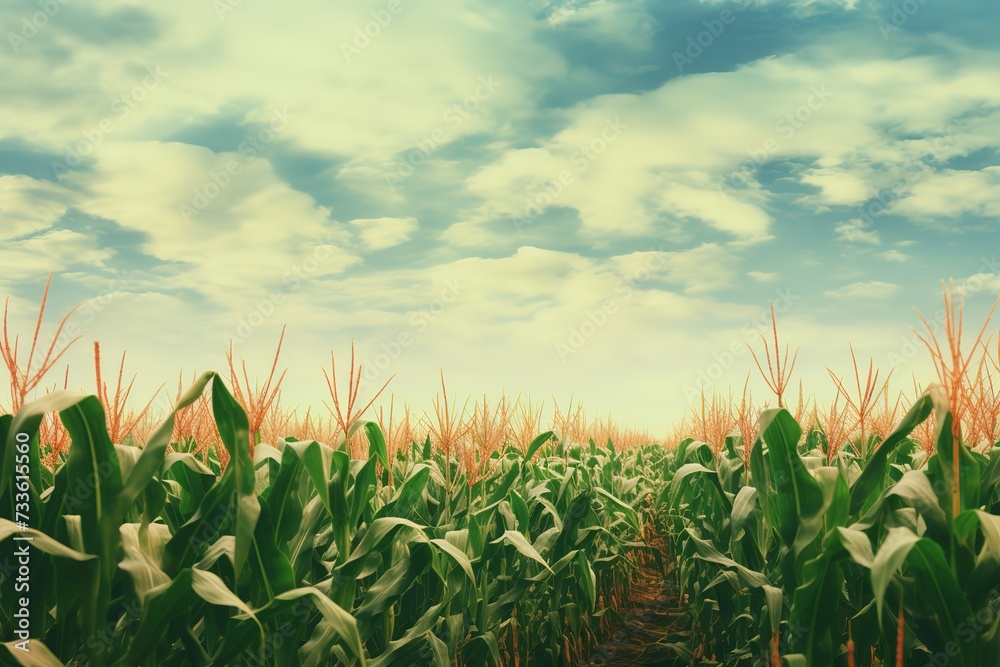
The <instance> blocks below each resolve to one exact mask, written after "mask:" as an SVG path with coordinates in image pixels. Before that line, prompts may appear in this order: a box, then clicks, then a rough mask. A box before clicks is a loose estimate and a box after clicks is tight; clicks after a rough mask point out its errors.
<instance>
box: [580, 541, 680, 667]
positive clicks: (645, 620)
mask: <svg viewBox="0 0 1000 667" xmlns="http://www.w3.org/2000/svg"><path fill="white" fill-rule="evenodd" d="M649 543H650V546H651V547H652V548H653V549H654V550H656V551H658V552H659V554H660V562H662V563H663V566H664V568H665V569H666V571H662V570H661V569H660V568H659V567H658V566H657V563H656V560H655V559H654V558H643V559H642V560H643V562H642V563H641V564H640V565H639V567H638V569H637V571H636V572H635V574H634V575H633V580H632V590H631V595H630V600H629V607H628V609H627V611H626V612H625V613H624V614H622V616H623V618H624V619H625V623H624V624H618V625H616V626H615V628H614V630H613V631H612V635H611V637H609V638H608V641H606V642H605V643H604V645H603V646H601V647H600V648H599V649H597V650H596V651H595V652H594V653H593V655H592V656H591V660H590V663H589V664H590V665H594V666H595V667H613V666H614V667H617V666H622V667H624V666H626V665H628V666H634V667H640V666H642V665H659V666H663V667H672V666H673V665H683V664H686V663H684V662H682V661H679V660H678V659H677V658H676V657H675V656H674V655H672V653H671V652H670V651H669V650H668V649H667V648H666V647H665V646H664V644H663V643H661V642H670V641H671V637H677V636H678V635H681V634H683V633H684V630H685V627H686V622H687V619H686V617H685V612H684V610H683V609H682V608H681V605H680V602H679V600H678V599H677V593H676V591H675V590H673V589H674V586H673V583H672V582H673V577H672V576H671V572H672V571H673V567H674V560H673V557H672V556H671V555H670V552H669V549H668V547H667V544H666V543H665V542H664V541H663V539H662V538H661V537H660V536H659V535H655V534H654V535H653V536H652V538H651V539H650V540H649Z"/></svg>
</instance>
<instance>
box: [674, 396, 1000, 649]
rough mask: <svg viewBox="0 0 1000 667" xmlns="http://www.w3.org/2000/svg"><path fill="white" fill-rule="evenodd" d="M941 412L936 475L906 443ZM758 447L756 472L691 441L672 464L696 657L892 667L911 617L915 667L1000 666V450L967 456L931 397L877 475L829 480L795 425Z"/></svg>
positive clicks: (860, 462) (861, 467) (848, 471)
mask: <svg viewBox="0 0 1000 667" xmlns="http://www.w3.org/2000/svg"><path fill="white" fill-rule="evenodd" d="M935 411H936V412H937V423H938V424H939V428H938V441H937V452H936V454H935V455H934V456H932V457H931V458H930V459H929V460H928V461H923V460H922V459H921V458H916V457H914V456H913V451H914V449H917V448H915V447H914V446H913V445H914V443H913V441H911V440H910V439H909V434H910V433H911V432H912V431H913V429H914V428H916V427H917V426H918V425H919V424H920V423H921V422H923V421H924V420H925V419H927V418H928V417H929V416H930V415H931V413H932V412H935ZM760 431H761V435H760V437H759V438H758V440H757V441H756V442H754V443H752V444H749V443H743V445H744V446H748V445H749V446H751V452H750V457H749V461H750V466H749V469H747V470H743V464H742V458H741V457H740V456H739V453H738V452H736V451H735V449H734V448H732V447H727V448H725V449H723V450H722V451H721V452H720V454H719V456H718V457H716V456H715V455H713V454H712V450H711V448H710V447H708V446H707V445H705V443H698V442H692V441H687V442H685V443H683V444H682V446H681V447H680V448H678V449H677V450H676V451H675V452H672V453H671V454H670V455H669V456H668V457H667V459H666V465H665V467H664V473H663V475H662V477H663V480H664V481H663V487H662V489H661V491H660V493H659V495H658V498H659V502H658V505H657V508H656V512H655V515H656V521H657V523H658V524H659V526H660V527H661V529H662V531H663V532H664V533H665V534H668V535H669V536H670V537H671V539H672V540H673V542H674V548H675V552H676V558H677V563H676V565H677V567H676V568H675V569H674V572H675V573H676V578H677V581H676V583H677V586H678V587H679V590H680V591H681V593H682V595H684V596H685V597H686V598H687V600H688V609H689V615H690V617H691V620H692V631H691V633H690V635H689V637H688V638H687V642H686V643H687V649H688V651H689V652H690V653H691V654H700V655H702V656H704V658H703V659H704V660H706V661H707V662H706V664H723V665H761V666H765V665H766V666H770V665H773V664H774V663H773V653H772V651H773V649H774V646H775V642H776V641H777V646H778V653H779V654H780V656H781V658H782V660H783V661H784V664H788V665H792V664H799V665H810V666H812V667H826V666H833V665H837V666H841V665H848V664H854V665H859V666H860V665H873V664H880V665H895V664H897V662H896V658H897V656H896V652H897V640H898V628H899V610H900V609H902V610H903V638H902V639H903V642H902V647H903V651H904V656H902V657H903V661H904V662H903V663H902V664H908V665H909V664H949V665H997V664H1000V516H998V511H1000V504H998V502H997V500H998V498H1000V476H998V474H997V473H998V466H1000V463H998V461H1000V448H996V449H993V450H992V452H991V455H990V456H989V457H987V456H985V455H983V454H978V453H975V452H972V451H970V450H969V448H968V447H966V446H965V445H964V444H963V443H960V442H955V441H954V439H953V437H952V434H951V414H950V413H948V408H947V403H946V399H945V398H944V397H943V396H941V395H939V394H935V393H933V392H931V393H928V394H926V395H924V396H923V397H921V398H920V399H919V400H918V401H917V402H916V403H915V404H914V405H913V407H912V408H911V409H910V411H909V412H908V414H907V415H906V416H905V417H904V418H903V420H902V421H901V423H900V424H899V426H898V427H897V428H896V429H895V430H894V431H893V432H892V433H891V434H890V435H889V436H888V437H887V438H886V439H885V441H883V442H881V443H880V445H879V446H878V447H877V448H876V449H875V450H874V452H872V453H870V454H869V455H868V458H867V459H860V458H856V457H854V456H852V455H849V454H846V453H845V455H843V456H841V457H840V460H837V461H835V465H832V466H828V465H826V458H825V456H824V451H823V450H822V449H821V446H822V439H821V438H815V437H811V434H806V436H805V437H803V434H802V433H801V430H800V428H799V426H798V424H796V423H795V420H794V419H793V418H792V416H791V415H790V414H789V413H788V412H787V411H786V410H783V409H781V410H769V411H766V412H765V413H763V415H762V416H761V425H760ZM803 443H804V444H803ZM954 447H959V448H960V452H959V453H958V454H959V455H958V460H959V461H960V462H961V470H960V471H959V472H960V477H959V478H960V485H961V488H960V494H959V495H960V499H961V511H960V512H959V513H958V515H957V516H953V514H954V513H953V511H952V493H951V489H952V484H953V481H952V479H953V472H954V471H953V464H952V460H953V457H954V456H955V451H954V449H953V448H954ZM734 466H738V467H739V469H740V471H741V474H731V472H729V471H731V470H732V468H733V467H734ZM765 609H766V611H767V613H764V612H763V610H765ZM849 631H850V632H849ZM849 636H850V637H851V639H852V643H851V644H850V645H849V642H848V639H849ZM849 651H852V653H853V655H852V656H850V660H849V656H848V652H849ZM873 653H874V656H875V657H874V659H873Z"/></svg>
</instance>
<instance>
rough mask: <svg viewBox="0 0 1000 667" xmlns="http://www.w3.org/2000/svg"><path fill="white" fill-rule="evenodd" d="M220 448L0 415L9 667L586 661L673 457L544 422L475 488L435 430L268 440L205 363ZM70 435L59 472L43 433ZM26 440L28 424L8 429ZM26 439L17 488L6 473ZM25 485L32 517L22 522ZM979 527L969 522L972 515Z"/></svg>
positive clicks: (95, 420)
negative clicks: (402, 446)
mask: <svg viewBox="0 0 1000 667" xmlns="http://www.w3.org/2000/svg"><path fill="white" fill-rule="evenodd" d="M206 391H211V399H212V401H211V404H212V409H213V415H214V419H215V423H216V425H217V427H218V430H219V434H220V436H221V445H222V446H223V447H224V448H225V451H226V453H227V454H228V460H227V463H226V464H225V465H222V463H221V461H220V460H219V459H218V457H217V455H216V454H212V455H211V458H210V459H209V460H207V461H203V460H200V459H199V458H196V457H195V456H194V455H193V454H191V453H189V452H190V451H191V448H192V445H193V443H182V444H181V443H178V444H177V449H176V451H171V449H170V435H171V433H172V431H173V425H174V414H175V413H176V411H175V413H172V414H171V415H170V416H169V417H168V419H167V420H166V421H165V422H164V424H163V425H162V426H161V428H160V429H158V430H157V431H156V433H155V434H154V435H153V436H152V438H150V440H149V442H148V443H147V444H146V446H145V447H144V448H143V449H141V450H140V449H137V448H134V447H130V446H121V445H114V444H112V442H111V440H110V438H109V437H108V434H107V430H106V428H105V415H104V414H103V410H102V408H101V404H100V402H99V401H97V399H95V398H94V397H90V396H83V395H79V394H73V393H69V392H58V393H55V394H51V395H49V396H47V397H45V398H43V399H41V400H39V401H36V402H34V403H31V404H29V405H27V406H25V407H24V408H23V409H22V410H21V411H20V413H19V414H18V415H17V416H16V417H14V418H13V419H11V417H9V416H7V417H2V418H0V447H2V449H0V469H2V473H3V477H2V480H0V594H2V600H3V604H2V605H0V621H2V625H3V628H4V630H3V632H4V635H3V637H2V638H0V639H2V641H3V642H5V647H4V648H0V664H22V665H64V664H72V663H73V661H77V664H86V665H91V666H105V665H111V666H119V665H121V666H124V665H137V664H143V665H165V666H171V665H177V666H180V665H185V666H186V665H220V666H221V665H280V666H283V667H284V666H297V665H302V666H306V665H317V666H318V665H366V664H367V665H369V666H377V667H388V666H390V665H414V664H419V665H441V666H442V667H444V666H447V665H451V664H453V663H454V662H455V661H458V662H459V663H460V664H468V665H497V664H501V662H502V663H503V664H513V662H514V659H515V654H516V656H517V660H518V661H519V662H520V663H521V664H526V665H527V664H531V665H565V664H579V663H580V662H582V661H584V660H585V659H586V655H587V654H588V653H589V652H590V650H591V649H592V648H593V647H594V646H595V645H596V644H597V643H599V642H600V641H601V636H602V622H603V619H604V618H606V617H607V614H608V613H609V606H610V605H611V601H612V600H622V599H623V597H624V595H625V592H626V591H627V587H628V575H629V573H630V571H631V569H632V568H633V567H634V565H633V560H631V559H630V558H629V555H630V553H631V552H632V551H633V550H635V549H639V548H642V547H643V545H642V543H641V542H640V539H641V534H640V533H641V531H642V530H643V528H644V527H645V526H646V524H647V516H648V511H649V509H650V507H649V502H648V499H650V498H652V497H654V495H655V494H656V492H657V490H658V487H657V484H659V483H660V482H659V481H658V477H659V476H660V472H659V471H660V470H662V462H663V459H664V457H665V452H664V451H663V450H662V449H660V448H659V447H657V446H655V445H651V446H650V447H647V448H646V449H645V450H642V451H633V452H621V453H616V452H615V450H614V448H613V447H608V448H596V447H595V448H589V449H588V448H586V447H579V446H570V445H569V444H567V443H560V442H557V441H555V440H554V438H553V437H552V434H551V433H544V434H542V435H540V436H539V437H538V438H537V439H536V440H535V441H534V442H533V443H531V445H530V447H529V448H528V452H527V453H526V455H525V456H522V455H521V454H520V453H519V452H517V451H515V450H513V449H509V450H507V451H504V452H501V453H498V454H495V455H494V456H495V457H496V459H497V460H496V461H495V462H494V463H495V465H494V466H491V468H490V470H491V471H492V472H491V474H490V475H489V476H487V477H486V478H482V479H477V480H475V481H474V483H471V484H470V483H469V480H468V479H467V478H466V477H465V476H464V473H462V471H461V468H460V467H459V466H457V465H456V461H455V460H451V461H447V460H445V459H444V457H443V454H441V452H439V451H437V450H435V449H434V448H432V447H431V446H430V444H429V443H425V444H424V446H419V445H417V446H413V447H411V448H409V450H408V451H406V452H404V453H401V454H399V455H398V456H396V458H395V459H394V460H390V458H389V454H388V451H387V447H386V443H385V440H384V438H383V435H382V433H381V431H380V430H379V428H378V426H377V425H375V424H373V423H367V424H364V433H365V435H366V436H367V439H368V442H369V453H368V457H367V458H365V459H362V460H354V459H352V458H351V457H350V456H349V455H348V454H347V452H346V448H345V447H342V446H341V445H342V444H343V443H333V445H332V446H331V445H328V444H323V443H318V442H311V441H309V442H302V441H297V440H294V439H292V438H288V439H285V440H281V441H279V442H277V443H274V444H273V445H269V444H258V445H257V446H256V448H255V451H254V454H253V456H251V448H250V440H249V431H248V423H247V417H246V414H244V412H243V410H242V409H241V408H240V406H239V405H238V404H237V402H236V401H235V400H234V399H233V397H232V395H231V394H230V392H229V391H228V390H227V389H226V387H225V386H224V384H223V383H222V382H221V380H220V379H219V377H218V376H216V375H215V374H213V373H207V374H205V375H204V376H202V377H201V378H200V379H199V380H198V381H197V382H196V383H195V385H194V386H193V387H192V388H191V389H190V390H189V391H188V393H187V394H185V396H184V397H183V398H182V399H181V401H180V402H179V404H178V406H177V409H178V410H179V409H181V408H183V407H185V406H187V405H190V404H191V403H193V402H194V401H195V400H196V399H197V398H198V397H199V396H200V395H201V394H202V393H204V392H206ZM49 412H58V413H59V417H60V418H61V419H62V421H63V423H64V424H65V425H66V428H67V429H68V431H69V433H70V436H71V439H72V444H71V447H70V450H69V454H68V456H67V458H66V460H65V462H64V463H62V464H61V465H60V466H58V467H57V468H56V470H55V471H54V474H49V473H48V471H44V470H43V468H42V466H41V463H40V455H39V443H38V436H37V433H38V428H39V424H40V422H41V419H42V417H43V416H44V415H45V414H46V413H49ZM18 434H22V435H18ZM25 438H27V439H28V440H29V441H30V442H29V444H28V454H27V459H26V460H27V464H28V467H29V468H30V475H29V479H28V480H27V483H26V484H22V485H21V487H20V488H19V487H17V486H16V485H15V484H14V480H15V473H16V471H17V470H18V466H19V465H20V464H21V461H20V459H19V458H18V453H17V451H16V450H17V446H18V443H19V440H24V439H25ZM22 488H23V489H26V491H25V493H26V494H27V498H28V500H29V502H28V516H29V517H30V521H29V524H30V526H31V529H29V530H22V529H20V528H19V527H18V526H17V525H16V523H15V518H16V516H17V515H16V514H15V509H16V508H17V502H20V498H18V494H19V493H22ZM970 530H971V529H970ZM19 536H20V537H24V536H30V537H32V538H33V539H32V541H31V542H30V586H31V590H30V597H31V607H30V612H31V613H30V616H31V626H30V633H31V644H30V645H31V648H32V652H31V653H30V654H28V653H24V652H23V651H20V650H18V649H17V648H16V647H15V645H14V644H15V642H16V640H17V637H16V635H15V634H14V624H13V623H12V621H13V619H12V617H11V614H13V612H14V609H15V604H14V601H15V600H17V599H18V598H19V597H20V596H21V594H20V593H19V592H17V591H16V590H15V586H16V584H17V562H18V561H17V557H16V556H15V550H16V549H17V548H18V547H19V545H20V544H24V542H20V541H16V540H15V538H16V537H19Z"/></svg>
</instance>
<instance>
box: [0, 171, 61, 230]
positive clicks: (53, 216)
mask: <svg viewBox="0 0 1000 667" xmlns="http://www.w3.org/2000/svg"><path fill="white" fill-rule="evenodd" d="M66 200H67V193H66V191H65V190H64V189H63V188H61V187H59V186H58V185H54V184H52V183H49V182H48V181H40V180H37V179H34V178H31V177H30V176H24V175H21V174H13V175H0V220H2V221H3V224H2V225H0V241H6V240H9V239H16V238H18V237H21V236H27V235H28V234H34V233H36V232H40V231H43V230H45V229H48V228H49V227H51V226H52V224H53V223H54V222H56V221H57V220H58V219H59V218H60V217H62V215H63V214H64V213H65V212H66V203H65V202H66Z"/></svg>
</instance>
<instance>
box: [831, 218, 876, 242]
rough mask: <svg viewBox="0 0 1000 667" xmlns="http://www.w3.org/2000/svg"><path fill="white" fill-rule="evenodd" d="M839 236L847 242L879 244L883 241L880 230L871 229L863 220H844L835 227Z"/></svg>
mask: <svg viewBox="0 0 1000 667" xmlns="http://www.w3.org/2000/svg"><path fill="white" fill-rule="evenodd" d="M835 231H836V232H837V237H838V238H839V239H840V240H841V241H846V242H847V243H860V244H865V245H879V244H880V243H881V242H882V241H881V239H880V238H879V234H878V232H876V231H875V230H873V229H869V228H868V225H867V224H866V223H865V222H864V221H863V220H848V221H847V222H842V223H840V224H839V225H837V227H836V228H835Z"/></svg>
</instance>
